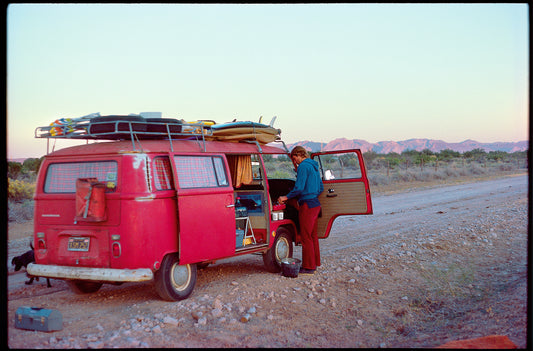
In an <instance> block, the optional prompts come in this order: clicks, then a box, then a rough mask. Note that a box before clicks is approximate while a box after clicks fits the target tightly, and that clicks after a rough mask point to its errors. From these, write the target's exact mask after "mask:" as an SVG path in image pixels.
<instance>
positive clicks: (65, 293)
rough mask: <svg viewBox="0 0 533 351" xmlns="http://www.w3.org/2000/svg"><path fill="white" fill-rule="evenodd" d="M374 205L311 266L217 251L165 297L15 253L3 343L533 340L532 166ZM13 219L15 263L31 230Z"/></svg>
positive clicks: (343, 222) (521, 343) (350, 220)
mask: <svg viewBox="0 0 533 351" xmlns="http://www.w3.org/2000/svg"><path fill="white" fill-rule="evenodd" d="M373 204H374V214H373V215H371V216H346V217H341V218H338V219H337V220H336V222H335V224H334V227H333V229H332V233H331V235H330V237H329V238H328V239H325V240H321V241H320V244H321V252H322V257H323V260H322V261H323V262H322V263H323V264H322V266H321V267H320V268H319V269H318V271H317V273H316V274H315V275H313V276H299V277H298V278H294V279H293V278H286V277H283V276H281V275H280V274H272V273H268V272H267V271H266V270H265V268H264V266H263V261H262V258H261V256H259V255H248V256H243V257H239V258H232V259H227V260H221V261H217V262H216V263H215V264H213V265H210V266H208V267H207V268H205V269H203V270H201V271H199V274H198V281H197V285H196V288H195V291H194V292H193V295H192V296H191V297H190V298H189V299H187V300H184V301H180V302H173V303H170V302H165V301H162V300H160V299H159V298H158V296H157V294H156V293H155V290H154V288H153V287H152V285H151V284H148V283H143V284H138V283H137V284H134V283H126V284H122V285H120V286H115V285H104V286H103V287H102V288H101V289H100V290H99V291H98V292H97V293H94V294H88V295H76V294H74V293H72V292H71V291H70V290H69V289H68V287H67V285H66V283H65V282H63V281H60V280H52V281H51V283H52V288H47V287H46V280H45V279H41V280H40V281H39V282H34V284H32V285H25V284H24V280H25V276H24V274H22V273H13V272H12V268H11V265H10V264H9V265H8V290H7V294H8V297H7V317H8V320H7V346H8V347H10V348H114V347H120V348H126V347H135V348H139V347H150V348H157V347H172V348H177V347H360V348H362V347H365V348H377V347H387V348H391V347H394V348H397V347H402V348H404V347H405V348H415V347H416V348H420V347H424V348H426V347H436V346H439V345H442V344H444V343H446V342H448V341H452V340H460V339H469V338H476V337H481V336H486V335H492V334H498V335H506V336H508V337H509V338H510V339H511V341H512V342H514V343H515V344H516V345H517V346H518V347H519V348H526V346H527V345H528V341H529V340H528V337H527V312H528V311H527V302H528V301H527V296H528V294H527V281H528V270H527V263H528V255H527V254H528V252H527V244H528V206H529V203H528V176H527V175H520V176H514V177H506V178H500V179H495V180H490V181H480V182H475V183H466V184H460V185H452V186H439V187H433V188H428V189H418V190H417V189H414V190H406V191H404V192H401V193H394V194H387V195H377V196H376V195H375V196H374V197H373ZM14 227H15V228H10V233H9V241H8V261H9V262H10V260H11V258H12V257H13V256H15V255H18V254H21V253H23V252H24V251H26V250H27V249H28V243H29V240H30V239H31V233H32V228H31V226H30V225H28V224H23V225H18V224H17V225H16V226H14ZM15 232H16V233H15ZM294 256H295V257H301V247H295V254H294ZM20 306H35V307H44V308H52V309H57V310H59V311H60V312H61V314H62V316H63V329H62V330H61V331H57V332H51V333H44V332H34V331H26V330H21V329H16V328H15V327H14V324H15V323H14V320H15V311H16V310H17V308H18V307H20Z"/></svg>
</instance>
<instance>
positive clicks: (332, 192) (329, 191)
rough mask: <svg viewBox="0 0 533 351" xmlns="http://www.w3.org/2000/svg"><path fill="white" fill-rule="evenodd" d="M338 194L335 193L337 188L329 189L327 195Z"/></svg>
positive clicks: (334, 195) (333, 195)
mask: <svg viewBox="0 0 533 351" xmlns="http://www.w3.org/2000/svg"><path fill="white" fill-rule="evenodd" d="M336 196H337V194H335V189H328V194H327V195H326V197H336Z"/></svg>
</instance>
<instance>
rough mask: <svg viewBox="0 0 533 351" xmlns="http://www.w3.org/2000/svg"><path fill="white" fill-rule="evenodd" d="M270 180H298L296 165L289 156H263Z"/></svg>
mask: <svg viewBox="0 0 533 351" xmlns="http://www.w3.org/2000/svg"><path fill="white" fill-rule="evenodd" d="M263 162H264V163H265V172H266V174H267V177H268V179H292V180H295V179H296V171H295V170H294V164H293V163H292V161H291V159H290V158H289V156H288V155H287V154H265V155H263Z"/></svg>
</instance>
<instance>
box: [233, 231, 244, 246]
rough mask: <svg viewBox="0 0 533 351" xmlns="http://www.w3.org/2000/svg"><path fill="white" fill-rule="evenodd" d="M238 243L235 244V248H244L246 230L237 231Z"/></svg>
mask: <svg viewBox="0 0 533 351" xmlns="http://www.w3.org/2000/svg"><path fill="white" fill-rule="evenodd" d="M236 236H237V241H236V243H235V246H236V247H237V248H239V247H243V240H244V230H243V229H237V234H236Z"/></svg>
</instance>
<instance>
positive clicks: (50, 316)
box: [15, 306, 63, 332]
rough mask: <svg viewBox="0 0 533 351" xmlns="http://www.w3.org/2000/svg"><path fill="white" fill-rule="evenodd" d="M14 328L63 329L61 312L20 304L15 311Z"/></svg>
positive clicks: (48, 330)
mask: <svg viewBox="0 0 533 351" xmlns="http://www.w3.org/2000/svg"><path fill="white" fill-rule="evenodd" d="M15 328H18V329H27V330H37V331H45V332H51V331H56V330H61V329H63V317H62V316H61V312H59V311H57V310H51V309H47V308H40V307H27V306H21V307H19V308H18V309H17V311H16V312H15Z"/></svg>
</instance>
